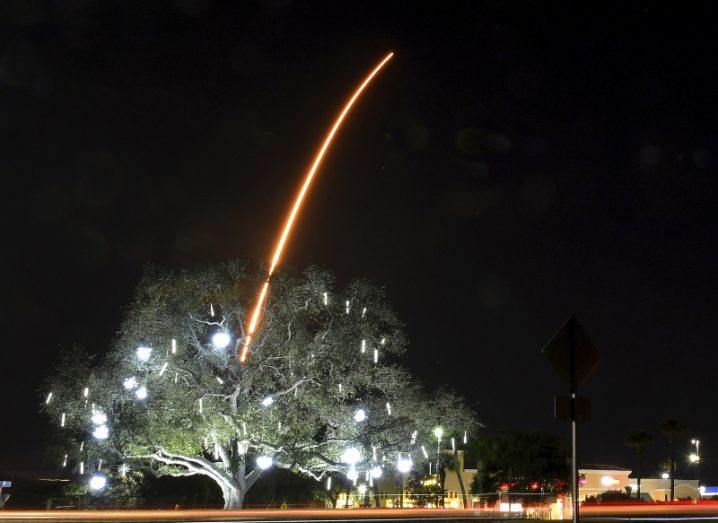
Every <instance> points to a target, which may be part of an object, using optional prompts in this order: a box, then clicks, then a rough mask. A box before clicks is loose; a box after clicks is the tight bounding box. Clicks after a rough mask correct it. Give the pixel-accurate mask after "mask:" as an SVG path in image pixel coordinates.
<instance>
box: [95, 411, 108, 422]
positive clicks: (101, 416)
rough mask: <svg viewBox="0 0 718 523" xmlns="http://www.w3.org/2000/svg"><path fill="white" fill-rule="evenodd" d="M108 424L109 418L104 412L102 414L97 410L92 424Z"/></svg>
mask: <svg viewBox="0 0 718 523" xmlns="http://www.w3.org/2000/svg"><path fill="white" fill-rule="evenodd" d="M105 423H107V416H106V415H105V413H104V412H100V411H99V410H96V411H95V412H93V413H92V424H93V425H103V424H105Z"/></svg>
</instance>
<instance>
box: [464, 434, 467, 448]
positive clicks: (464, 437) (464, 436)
mask: <svg viewBox="0 0 718 523" xmlns="http://www.w3.org/2000/svg"><path fill="white" fill-rule="evenodd" d="M466 439H467V438H466V431H464V445H466Z"/></svg>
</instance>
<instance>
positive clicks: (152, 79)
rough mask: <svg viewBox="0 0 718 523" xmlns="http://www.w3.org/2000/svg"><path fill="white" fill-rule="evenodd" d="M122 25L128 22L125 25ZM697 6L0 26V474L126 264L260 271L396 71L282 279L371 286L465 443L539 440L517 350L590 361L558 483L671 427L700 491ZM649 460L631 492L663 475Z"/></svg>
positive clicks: (25, 453)
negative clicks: (664, 421) (676, 422)
mask: <svg viewBox="0 0 718 523" xmlns="http://www.w3.org/2000/svg"><path fill="white" fill-rule="evenodd" d="M128 4H136V7H128ZM717 15H718V6H716V7H712V6H709V5H705V6H701V5H700V4H690V5H686V4H674V5H673V6H672V7H666V8H658V7H656V6H655V5H651V6H648V3H646V4H645V5H644V4H642V3H629V2H618V3H614V4H609V3H606V2H600V3H598V2H597V3H595V4H593V5H589V4H587V3H585V2H551V3H548V2H541V3H539V2H534V3H527V2H515V3H514V2H508V1H502V0H492V1H486V2H467V3H465V4H462V3H452V2H438V3H435V5H433V6H431V7H419V2H404V3H402V2H394V3H392V4H391V5H389V4H387V3H384V2H379V3H376V4H371V3H369V2H327V3H326V5H324V3H319V2H298V1H296V2H291V1H287V0H265V1H263V2H249V1H248V2H226V3H220V2H212V1H210V0H207V1H201V0H198V1H194V0H177V1H171V0H166V1H151V0H147V1H143V2H125V1H120V0H118V1H109V0H102V1H90V0H74V1H62V0H55V1H47V2H41V1H37V0H33V1H31V0H11V1H10V0H9V1H5V2H2V4H1V7H0V16H1V17H2V27H1V28H0V130H1V132H2V137H3V138H2V140H0V172H1V173H2V176H3V178H2V179H3V181H4V185H3V190H2V195H3V214H4V215H6V217H5V218H4V219H3V227H2V230H3V236H4V237H3V246H4V249H3V251H4V253H3V255H2V263H3V271H2V274H3V277H2V296H3V302H4V307H3V313H2V319H3V323H4V326H3V329H2V330H3V334H4V339H3V348H2V359H1V360H0V369H1V370H0V372H1V374H2V375H1V376H0V379H1V382H0V385H1V386H2V422H1V425H2V427H3V428H2V429H0V469H3V468H18V467H24V468H31V467H39V466H41V463H42V439H43V434H42V432H43V430H44V427H45V425H44V421H43V420H42V418H41V417H40V416H39V414H38V413H37V411H38V408H39V404H40V403H41V401H42V398H41V396H40V392H39V387H40V386H41V383H42V380H43V378H44V377H45V376H47V375H48V374H49V373H51V372H52V367H53V361H54V359H55V356H56V354H57V352H58V350H59V348H60V347H61V346H66V345H69V344H72V343H75V342H76V343H78V344H80V345H83V346H85V347H87V348H88V349H90V350H92V351H94V352H98V353H102V352H103V350H105V347H107V345H108V343H109V341H110V340H111V338H112V336H113V334H114V332H116V330H117V329H118V327H119V323H120V320H121V317H122V311H123V308H124V307H126V306H127V305H128V303H129V301H130V297H131V295H132V293H133V290H134V287H135V285H136V284H137V281H138V277H139V274H140V271H141V268H142V266H143V264H145V263H148V262H155V263H160V264H166V265H169V266H172V267H184V266H190V265H194V264H200V263H205V262H208V261H213V260H223V259H228V258H232V257H248V258H251V259H256V260H266V259H267V258H268V256H269V253H270V248H271V245H272V243H273V238H274V234H275V232H276V230H277V227H278V225H279V223H280V220H281V218H282V217H283V215H284V213H285V210H286V208H287V206H288V202H289V201H290V198H291V197H292V195H293V194H294V192H295V190H296V187H297V184H298V181H299V180H300V177H301V175H302V173H303V172H304V169H305V166H306V165H307V163H308V161H309V160H310V157H311V155H312V153H313V152H314V150H315V148H316V146H317V142H318V140H319V138H320V137H321V136H322V135H323V134H324V132H325V128H326V127H327V125H328V124H329V123H330V121H331V120H332V118H333V116H334V114H335V112H336V111H337V109H338V108H339V107H340V105H341V104H342V103H343V100H344V99H345V97H346V96H347V94H348V93H349V92H350V90H351V89H352V88H353V85H354V83H355V82H356V81H357V80H358V79H360V78H361V77H362V76H363V75H364V74H365V72H367V71H368V70H369V69H370V68H371V67H372V66H373V64H374V63H375V62H376V61H378V59H379V58H380V57H381V56H383V55H384V54H385V53H386V52H387V51H389V50H394V51H395V52H396V56H395V59H394V60H393V61H392V62H391V63H390V64H389V66H388V67H387V68H386V70H385V71H384V72H383V73H382V75H381V76H380V77H379V78H378V80H377V82H376V83H375V84H374V85H373V86H372V88H371V90H370V91H369V92H368V93H367V95H366V97H365V98H363V99H362V100H361V101H360V103H359V105H358V106H357V108H356V112H355V113H354V114H353V116H352V117H351V119H350V120H349V121H348V122H347V126H346V128H345V129H344V132H343V134H342V135H341V136H340V137H339V138H338V140H337V141H336V143H335V147H334V149H333V151H332V153H331V155H330V156H329V158H328V161H327V163H326V164H325V166H324V168H323V170H322V171H321V173H320V175H319V177H318V178H317V180H316V185H315V188H314V192H313V193H312V194H311V196H310V198H309V200H308V202H307V203H308V207H307V208H306V212H305V214H304V215H303V216H302V219H301V221H300V222H299V223H298V224H297V229H296V235H295V236H294V238H293V239H292V241H291V243H290V244H289V247H288V251H287V256H286V259H285V261H286V263H288V264H290V265H292V266H294V267H296V268H304V267H306V266H307V265H311V264H318V265H320V266H324V267H326V268H329V269H331V270H332V271H334V272H335V274H336V275H337V276H338V278H339V281H340V282H348V281H349V280H350V279H352V278H355V277H362V278H369V279H371V280H373V281H375V282H376V283H378V284H380V285H382V286H384V287H385V288H386V291H387V294H388V297H389V300H390V302H391V303H393V304H394V306H395V308H396V310H397V312H398V314H399V316H400V317H401V318H402V320H403V321H404V322H405V323H406V331H407V333H408V335H409V339H410V346H409V352H408V359H407V364H408V365H409V366H410V367H411V368H412V369H413V370H414V371H415V372H416V373H417V374H418V376H419V377H420V378H421V379H422V380H424V381H425V382H427V384H428V385H429V386H432V387H433V386H438V385H442V384H448V385H450V386H452V387H454V388H455V389H457V390H458V392H460V393H461V394H463V395H465V396H466V397H467V398H468V399H469V400H470V402H471V403H472V404H474V405H475V406H476V408H477V412H478V414H479V417H480V418H481V420H482V421H483V422H484V423H485V424H486V425H487V427H488V428H487V430H489V431H496V430H500V429H503V428H541V429H545V430H549V431H551V432H553V433H556V434H561V435H564V434H567V432H568V426H567V425H565V424H561V423H559V422H556V421H554V420H553V396H554V395H555V394H561V393H563V390H562V388H561V385H560V382H559V381H558V379H557V378H556V377H555V376H554V374H553V373H552V370H551V368H550V366H549V365H548V363H547V362H546V361H545V359H544V357H543V356H542V354H541V352H540V349H541V347H542V346H543V345H544V344H545V342H546V341H547V340H548V339H549V338H550V337H551V335H552V334H553V333H554V332H555V331H556V330H557V329H558V327H559V326H560V325H561V323H562V322H563V321H564V320H565V319H566V318H567V317H568V316H569V315H570V314H576V315H577V317H578V318H579V320H580V321H581V323H582V324H583V325H584V326H585V328H586V330H587V331H588V333H589V335H590V336H591V337H592V339H593V341H594V342H595V344H596V345H597V346H598V347H599V349H600V350H601V352H602V360H601V364H600V367H599V369H598V371H597V373H596V374H595V375H594V376H593V377H592V378H591V379H590V380H589V382H588V384H587V386H586V388H585V390H584V392H583V394H584V395H585V396H588V397H590V398H591V399H592V400H593V420H592V421H591V422H590V423H588V424H586V425H583V426H582V427H581V428H582V431H583V432H582V434H583V436H584V440H583V458H584V461H585V462H590V463H610V464H615V465H623V466H627V467H630V466H632V465H633V458H632V454H631V451H629V450H628V449H626V448H625V447H624V444H623V439H624V436H625V434H626V432H627V431H628V430H629V429H631V428H635V427H639V426H642V425H643V426H646V427H648V428H650V429H654V430H656V431H657V425H658V422H659V421H660V420H661V418H663V417H666V416H674V417H678V418H681V419H683V420H684V421H685V422H686V423H687V424H688V426H689V427H690V429H689V432H688V433H687V434H686V435H685V441H684V442H682V443H681V444H680V445H679V450H680V453H679V473H678V475H679V476H683V477H695V471H694V470H693V469H691V468H690V467H688V466H687V465H686V462H687V461H686V454H687V452H688V451H689V446H690V444H689V441H690V438H691V437H699V438H700V439H701V441H702V445H701V450H702V457H703V464H702V476H703V477H705V478H706V479H708V480H709V481H712V482H714V483H715V482H718V451H715V450H714V449H718V421H717V420H716V416H715V413H716V411H718V395H717V394H716V387H715V375H716V356H715V351H716V340H717V336H716V328H717V326H718V297H717V296H718V277H717V274H718V267H717V265H718V263H717V260H718V249H717V248H716V234H715V228H716V222H717V220H716V214H715V213H716V203H717V199H718V198H717V196H718V195H717V194H716V191H717V189H718V187H717V181H716V172H717V169H716V167H717V165H718V156H717V155H718V132H717V131H716V122H717V121H718V111H717V110H716V109H717V108H718V103H717V101H716V97H717V96H718V88H717V87H716V77H717V76H718V75H717V74H716V58H715V57H716V51H717V50H716V45H715V42H716V40H715V20H716V16H717ZM667 454H668V451H667V445H666V444H665V442H664V439H663V438H662V437H661V436H660V435H659V434H657V435H656V443H655V444H654V446H653V447H652V448H651V451H650V452H649V459H648V461H647V469H648V470H649V471H651V472H655V471H656V470H657V467H658V463H659V461H662V460H663V459H665V457H666V456H667Z"/></svg>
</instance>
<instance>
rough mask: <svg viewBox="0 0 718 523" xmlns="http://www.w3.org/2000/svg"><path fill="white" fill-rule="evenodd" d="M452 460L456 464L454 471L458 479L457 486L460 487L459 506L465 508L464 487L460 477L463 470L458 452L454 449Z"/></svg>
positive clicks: (462, 479)
mask: <svg viewBox="0 0 718 523" xmlns="http://www.w3.org/2000/svg"><path fill="white" fill-rule="evenodd" d="M454 461H455V463H456V466H455V467H454V470H455V471H456V479H458V480H459V488H460V489H461V508H466V488H464V478H463V477H462V474H461V473H462V472H463V468H464V467H463V464H464V462H463V460H462V461H461V462H459V454H458V452H457V451H454Z"/></svg>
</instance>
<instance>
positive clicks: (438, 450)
mask: <svg viewBox="0 0 718 523" xmlns="http://www.w3.org/2000/svg"><path fill="white" fill-rule="evenodd" d="M443 435H444V429H443V427H441V425H438V426H436V427H434V436H436V479H437V480H438V483H439V488H440V489H441V492H440V493H439V504H440V505H441V508H444V482H443V481H442V480H441V437H442V436H443Z"/></svg>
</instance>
